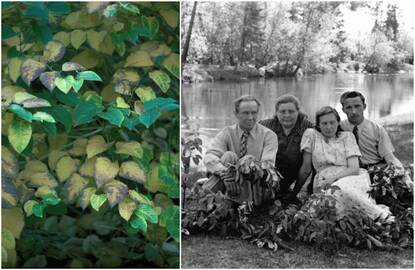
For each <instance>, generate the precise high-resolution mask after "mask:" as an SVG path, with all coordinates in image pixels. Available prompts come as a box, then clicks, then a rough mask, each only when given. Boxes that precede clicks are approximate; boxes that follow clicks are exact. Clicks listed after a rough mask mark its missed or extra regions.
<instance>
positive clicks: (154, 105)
mask: <svg viewBox="0 0 415 270" xmlns="http://www.w3.org/2000/svg"><path fill="white" fill-rule="evenodd" d="M168 105H177V101H176V100H174V99H172V98H160V97H159V98H155V99H152V100H148V101H146V102H144V110H146V111H147V110H151V109H158V110H164V107H166V106H168Z"/></svg>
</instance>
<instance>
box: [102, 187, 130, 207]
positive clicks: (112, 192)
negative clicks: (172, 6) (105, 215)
mask: <svg viewBox="0 0 415 270" xmlns="http://www.w3.org/2000/svg"><path fill="white" fill-rule="evenodd" d="M104 190H105V194H106V195H107V198H108V203H109V205H110V207H111V208H112V207H114V206H115V205H117V204H118V203H119V202H121V201H122V200H123V199H124V198H125V196H127V194H128V186H127V185H126V184H124V183H123V182H121V181H117V180H112V181H110V182H108V183H106V184H105V187H104Z"/></svg>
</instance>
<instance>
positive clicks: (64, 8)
mask: <svg viewBox="0 0 415 270" xmlns="http://www.w3.org/2000/svg"><path fill="white" fill-rule="evenodd" d="M47 6H48V9H49V11H50V13H54V14H68V13H70V12H71V8H70V6H69V5H68V4H67V3H65V2H48V3H47Z"/></svg>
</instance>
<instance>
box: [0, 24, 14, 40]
mask: <svg viewBox="0 0 415 270" xmlns="http://www.w3.org/2000/svg"><path fill="white" fill-rule="evenodd" d="M15 35H17V34H16V32H14V30H13V29H12V28H11V27H10V26H9V25H6V24H2V25H1V40H5V39H8V38H11V37H14V36H15Z"/></svg>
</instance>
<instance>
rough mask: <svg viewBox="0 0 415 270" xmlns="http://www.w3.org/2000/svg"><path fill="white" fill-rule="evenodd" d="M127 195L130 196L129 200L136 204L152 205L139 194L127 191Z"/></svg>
mask: <svg viewBox="0 0 415 270" xmlns="http://www.w3.org/2000/svg"><path fill="white" fill-rule="evenodd" d="M128 194H129V195H130V198H131V199H133V200H134V201H136V202H139V203H142V204H149V205H153V202H152V201H151V200H150V199H149V198H147V197H146V196H144V195H143V194H141V193H138V192H137V191H135V190H129V191H128Z"/></svg>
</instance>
